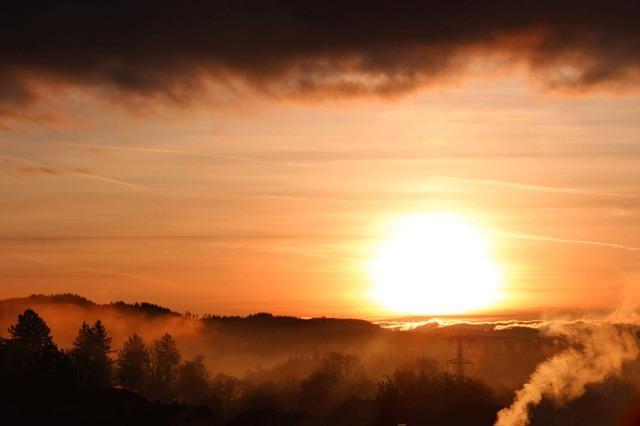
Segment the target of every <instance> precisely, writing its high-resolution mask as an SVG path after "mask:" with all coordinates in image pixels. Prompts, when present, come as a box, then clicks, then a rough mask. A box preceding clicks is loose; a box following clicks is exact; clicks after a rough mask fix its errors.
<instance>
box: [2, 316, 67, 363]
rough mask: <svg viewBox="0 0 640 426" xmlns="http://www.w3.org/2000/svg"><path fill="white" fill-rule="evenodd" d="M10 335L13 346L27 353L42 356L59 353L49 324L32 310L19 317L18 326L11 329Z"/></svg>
mask: <svg viewBox="0 0 640 426" xmlns="http://www.w3.org/2000/svg"><path fill="white" fill-rule="evenodd" d="M9 335H10V336H11V344H13V345H15V346H18V347H20V348H22V349H23V350H24V351H26V352H27V353H30V354H34V355H38V356H41V355H45V354H54V353H57V352H58V348H57V347H56V345H55V344H54V343H53V338H52V337H51V330H50V329H49V327H48V326H47V323H46V322H44V320H43V319H42V318H40V316H39V315H38V314H37V313H36V312H35V311H33V310H31V309H27V310H26V311H24V313H22V314H19V315H18V321H17V322H16V324H14V325H12V326H10V327H9Z"/></svg>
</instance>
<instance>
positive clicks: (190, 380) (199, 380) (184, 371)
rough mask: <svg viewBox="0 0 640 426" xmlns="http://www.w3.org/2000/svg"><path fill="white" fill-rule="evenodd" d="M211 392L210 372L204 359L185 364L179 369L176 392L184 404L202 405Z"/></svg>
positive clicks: (200, 358)
mask: <svg viewBox="0 0 640 426" xmlns="http://www.w3.org/2000/svg"><path fill="white" fill-rule="evenodd" d="M208 390H209V371H207V367H206V366H205V365H204V357H202V356H197V357H196V358H194V359H193V360H190V361H186V362H184V363H183V364H182V365H181V366H180V368H179V369H178V382H177V386H176V391H177V394H178V398H179V400H180V402H182V403H183V404H202V402H203V401H204V399H205V398H206V397H207V394H208Z"/></svg>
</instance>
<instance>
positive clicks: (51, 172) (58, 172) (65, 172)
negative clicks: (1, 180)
mask: <svg viewBox="0 0 640 426" xmlns="http://www.w3.org/2000/svg"><path fill="white" fill-rule="evenodd" d="M0 161H1V162H3V163H5V164H9V165H11V166H13V169H14V170H15V171H17V172H18V173H21V174H25V175H31V176H62V177H65V176H70V177H79V178H83V179H91V180H97V181H101V182H107V183H112V184H114V185H120V186H126V187H128V188H135V189H144V190H146V189H149V188H147V187H146V186H143V185H139V184H135V183H131V182H127V181H124V180H120V179H116V178H112V177H109V176H102V175H98V174H95V173H92V172H91V171H90V170H88V169H84V168H78V167H59V166H51V165H47V164H41V163H37V162H35V161H31V160H26V159H24V158H19V157H13V156H7V155H0Z"/></svg>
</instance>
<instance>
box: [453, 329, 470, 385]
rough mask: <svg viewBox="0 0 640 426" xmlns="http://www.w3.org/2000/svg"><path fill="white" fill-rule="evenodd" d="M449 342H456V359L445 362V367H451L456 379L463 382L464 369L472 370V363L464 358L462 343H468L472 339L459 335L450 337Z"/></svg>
mask: <svg viewBox="0 0 640 426" xmlns="http://www.w3.org/2000/svg"><path fill="white" fill-rule="evenodd" d="M450 340H453V341H455V342H456V346H457V347H456V357H455V358H453V359H450V360H449V361H447V365H449V366H451V368H452V370H453V374H454V376H455V377H456V379H458V380H464V373H465V368H466V367H471V368H473V362H472V361H470V360H468V359H465V357H464V342H470V341H471V340H473V339H472V338H471V337H469V336H462V335H460V334H459V335H457V336H455V337H450Z"/></svg>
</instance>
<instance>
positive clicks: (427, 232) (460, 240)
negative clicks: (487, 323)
mask: <svg viewBox="0 0 640 426" xmlns="http://www.w3.org/2000/svg"><path fill="white" fill-rule="evenodd" d="M491 255H492V250H491V240H490V239H489V238H488V237H487V235H485V234H484V233H483V232H482V231H481V229H480V228H478V227H476V226H474V225H473V224H472V223H471V222H470V221H468V220H467V219H466V218H465V217H464V216H462V215H459V214H455V213H430V214H423V215H412V216H406V217H403V218H401V219H399V220H397V221H396V222H395V223H394V224H393V225H392V226H391V232H390V236H389V238H388V239H386V240H384V241H383V242H382V243H381V244H380V245H379V246H378V247H377V250H376V253H375V255H374V257H373V259H372V260H371V262H370V264H369V270H370V274H371V279H372V282H373V292H372V293H373V294H372V296H373V298H374V299H375V301H376V302H377V303H378V304H381V305H382V306H383V307H384V308H385V309H386V310H387V311H389V312H394V313H404V314H460V313H470V312H474V311H478V310H482V309H483V308H487V307H490V306H492V305H494V304H495V303H496V302H497V301H498V299H499V298H500V287H501V278H502V274H501V271H500V267H499V264H498V263H497V262H496V261H495V260H494V259H493V258H492V256H491Z"/></svg>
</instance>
